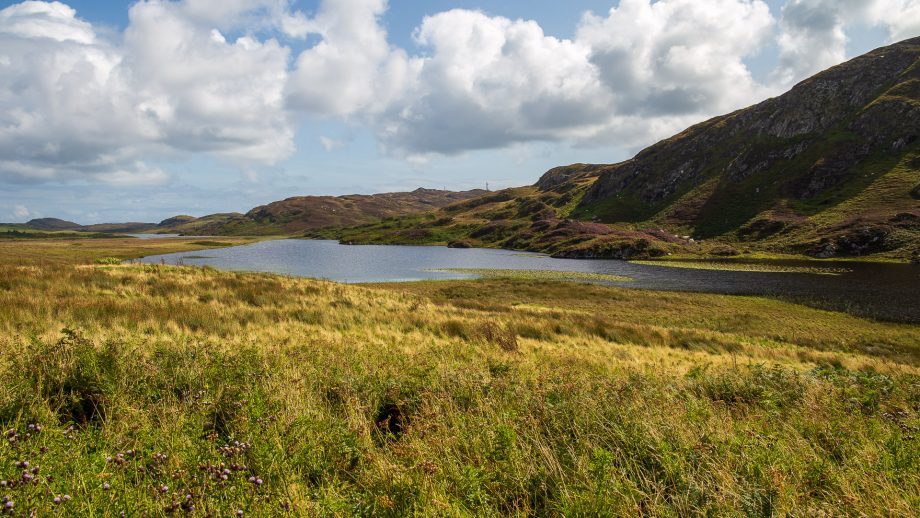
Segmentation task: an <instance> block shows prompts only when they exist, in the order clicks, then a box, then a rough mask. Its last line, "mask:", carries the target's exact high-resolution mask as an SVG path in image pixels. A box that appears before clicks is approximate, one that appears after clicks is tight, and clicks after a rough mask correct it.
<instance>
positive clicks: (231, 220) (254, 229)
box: [157, 189, 486, 235]
mask: <svg viewBox="0 0 920 518" xmlns="http://www.w3.org/2000/svg"><path fill="white" fill-rule="evenodd" d="M485 192H486V191H483V190H478V189H476V190H471V191H463V192H454V191H442V190H435V189H416V190H414V191H412V192H396V193H386V194H373V195H361V194H352V195H346V196H298V197H294V198H288V199H285V200H282V201H276V202H273V203H269V204H267V205H262V206H259V207H256V208H254V209H252V210H250V211H249V212H247V213H246V214H240V213H236V212H234V213H226V214H212V215H210V216H204V217H202V218H192V217H190V216H176V217H175V218H170V219H168V220H165V221H163V222H161V223H160V225H159V226H158V228H157V232H176V233H181V234H186V235H272V234H278V235H284V234H296V233H301V232H304V231H306V230H314V229H320V228H324V227H330V226H348V225H358V224H362V223H368V222H372V221H376V220H379V219H381V218H387V217H393V216H404V215H407V214H414V213H419V212H426V211H431V210H435V209H438V208H440V207H444V206H446V205H449V204H451V203H455V202H458V201H463V200H468V199H471V198H475V197H477V196H481V195H482V194H485Z"/></svg>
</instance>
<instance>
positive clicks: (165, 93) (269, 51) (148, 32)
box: [125, 0, 293, 164]
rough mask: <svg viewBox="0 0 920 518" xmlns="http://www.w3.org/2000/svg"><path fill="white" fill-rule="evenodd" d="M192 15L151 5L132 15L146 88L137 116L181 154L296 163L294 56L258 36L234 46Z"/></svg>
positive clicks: (128, 40) (136, 57) (131, 63)
mask: <svg viewBox="0 0 920 518" xmlns="http://www.w3.org/2000/svg"><path fill="white" fill-rule="evenodd" d="M191 3H192V4H193V5H197V4H199V3H202V2H201V1H198V2H191ZM186 9H187V7H186V6H185V4H181V3H180V4H175V3H169V2H161V1H156V0H150V1H145V2H140V3H138V4H135V5H134V6H133V7H132V8H131V10H130V13H129V14H130V20H131V23H130V25H129V27H128V30H127V31H126V33H125V53H126V57H125V65H126V66H127V67H128V68H129V69H130V70H131V72H132V79H133V80H134V81H135V84H136V87H137V88H138V90H137V93H138V97H139V104H138V106H137V109H138V110H139V111H140V112H141V113H142V114H143V115H144V117H145V118H146V119H147V121H149V122H150V123H151V124H152V125H153V126H154V127H155V128H156V131H157V132H158V135H157V139H158V140H159V141H160V142H162V143H164V144H166V145H168V146H169V147H170V148H173V149H180V150H187V151H209V152H213V153H215V154H217V155H220V156H225V157H229V158H233V159H240V160H244V161H255V162H262V163H269V164H271V163H275V162H277V161H279V160H281V159H283V158H286V157H287V156H289V155H290V154H291V153H292V152H293V127H292V123H291V121H290V118H289V116H288V113H287V111H286V110H285V109H284V97H283V92H284V85H285V82H286V80H287V61H288V55H289V51H288V49H287V48H286V47H283V46H281V45H280V44H279V43H278V42H277V41H275V40H274V39H270V40H267V41H264V42H260V41H258V40H257V39H255V38H254V37H251V36H242V37H240V38H238V39H236V41H233V42H228V41H227V40H226V39H225V38H224V36H223V35H222V34H221V33H220V31H219V30H217V29H215V28H214V27H213V26H211V25H204V24H197V23H195V21H194V20H195V18H194V17H190V16H187V15H186V13H185V10H186ZM230 12H231V13H233V12H234V9H230Z"/></svg>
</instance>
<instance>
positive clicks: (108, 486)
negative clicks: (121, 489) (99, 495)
mask: <svg viewBox="0 0 920 518" xmlns="http://www.w3.org/2000/svg"><path fill="white" fill-rule="evenodd" d="M109 489H112V486H110V485H109V483H108V482H106V483H105V484H102V490H103V491H108V490H109Z"/></svg>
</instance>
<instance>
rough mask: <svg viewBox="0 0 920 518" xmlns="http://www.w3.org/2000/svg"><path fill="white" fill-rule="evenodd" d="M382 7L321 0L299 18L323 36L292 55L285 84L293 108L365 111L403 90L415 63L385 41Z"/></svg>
mask: <svg viewBox="0 0 920 518" xmlns="http://www.w3.org/2000/svg"><path fill="white" fill-rule="evenodd" d="M386 9H387V2H386V0H336V1H329V0H326V1H324V2H322V4H321V6H320V9H319V12H318V13H317V15H316V16H315V17H314V18H312V19H310V20H308V21H306V22H305V24H304V26H305V30H306V31H307V33H309V34H317V35H319V36H321V38H322V41H320V42H319V43H318V44H317V45H315V46H314V47H312V48H310V49H308V50H306V51H304V52H302V53H301V54H300V56H299V57H298V58H297V63H296V66H295V68H294V71H293V73H292V76H291V80H290V84H289V85H288V101H289V103H290V105H291V106H292V107H293V108H295V109H299V110H302V111H306V112H308V113H311V114H315V115H324V116H338V117H346V116H351V115H356V114H369V113H374V112H377V111H380V110H381V109H383V108H384V107H386V106H388V105H389V104H390V103H391V102H392V100H393V99H394V98H395V97H396V96H399V95H402V94H403V93H404V92H405V90H406V89H407V88H408V87H409V83H408V82H409V81H410V80H411V77H412V75H413V69H414V68H417V63H416V62H414V61H410V60H409V59H408V57H407V56H406V52H405V51H404V50H402V49H398V48H394V47H392V46H391V45H390V44H389V43H388V41H387V33H386V30H385V29H384V28H383V27H382V25H381V23H380V17H381V16H382V15H383V13H384V12H385V11H386Z"/></svg>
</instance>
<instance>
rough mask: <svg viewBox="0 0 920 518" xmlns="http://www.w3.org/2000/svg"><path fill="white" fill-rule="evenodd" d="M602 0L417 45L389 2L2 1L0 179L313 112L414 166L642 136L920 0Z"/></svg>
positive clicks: (260, 150) (283, 122)
mask: <svg viewBox="0 0 920 518" xmlns="http://www.w3.org/2000/svg"><path fill="white" fill-rule="evenodd" d="M614 3H615V4H616V6H615V7H613V8H611V9H610V10H609V11H608V12H606V13H599V14H593V13H587V14H585V16H584V17H583V19H582V21H581V23H580V24H579V26H578V27H577V28H576V29H577V30H576V31H575V35H574V37H572V38H570V39H561V38H556V37H553V36H551V35H547V34H545V33H544V31H543V29H542V28H541V26H540V25H539V24H538V23H537V22H535V21H530V20H512V19H508V18H504V17H499V16H490V15H487V14H485V13H483V12H479V11H471V10H464V9H455V10H450V11H446V12H441V13H438V14H434V15H432V16H429V17H426V18H425V19H423V20H422V21H421V22H420V25H419V26H418V28H417V29H416V31H415V33H414V38H415V41H416V43H417V45H418V47H419V49H420V50H419V51H418V53H417V54H415V55H413V54H412V53H410V52H407V51H406V50H405V49H401V48H398V47H396V46H394V45H393V44H391V43H390V41H389V39H388V35H387V31H386V29H385V24H384V21H383V20H382V17H383V16H384V14H385V12H386V10H387V8H388V5H387V1H386V0H322V1H321V2H320V4H319V7H318V10H317V12H316V13H315V15H312V16H308V15H306V14H305V13H303V12H301V11H297V10H295V9H294V8H293V7H292V5H293V2H292V0H173V1H170V0H140V1H139V2H137V3H135V4H133V5H132V7H131V8H130V11H129V24H128V26H127V28H126V29H125V31H124V33H123V34H114V35H109V33H107V32H103V31H98V30H96V29H95V28H94V27H93V26H92V25H91V24H90V23H88V22H86V21H83V20H81V19H80V18H79V17H78V15H77V13H76V12H75V11H74V10H73V9H72V8H71V7H69V6H67V5H65V4H63V3H59V2H39V1H27V2H23V3H20V4H15V5H12V6H9V7H7V8H5V9H2V10H0V178H3V179H6V180H7V181H17V182H59V181H66V180H70V179H79V180H87V181H94V182H106V183H110V184H113V185H121V186H128V185H139V184H143V185H162V184H163V183H164V182H169V181H170V176H169V175H168V174H167V173H166V172H164V171H162V170H160V169H157V168H155V167H153V166H150V165H148V164H150V163H153V162H155V161H156V160H155V159H157V160H158V159H160V158H161V157H167V158H176V157H179V158H182V157H187V156H191V155H192V154H197V153H207V154H210V155H212V156H216V157H218V158H220V159H222V160H223V161H225V163H230V164H233V165H235V166H237V167H238V168H240V169H245V170H253V169H254V168H258V167H260V166H263V167H264V166H265V165H267V164H268V165H270V164H275V163H278V162H280V161H283V160H285V159H286V158H287V157H289V156H290V155H291V154H292V153H293V151H294V128H295V127H296V125H297V124H299V123H300V122H301V120H300V119H302V118H310V117H320V118H333V119H337V120H341V121H344V122H346V123H347V124H349V125H352V126H355V127H365V128H369V129H370V130H371V131H373V132H374V133H375V134H376V136H377V138H378V140H379V142H380V144H381V147H382V148H383V149H384V150H385V152H386V153H389V154H392V155H397V156H402V157H405V158H406V159H407V160H408V161H409V162H410V163H411V164H419V163H424V162H425V161H426V160H428V159H430V158H431V157H432V156H436V155H452V154H459V153H464V152H467V151H471V150H478V149H486V148H503V147H507V146H509V145H513V144H515V143H526V142H533V141H553V142H560V141H563V142H569V143H573V144H575V145H609V146H611V147H616V148H620V149H622V148H624V147H635V146H639V145H644V144H648V143H649V142H650V141H653V140H654V139H656V138H661V137H665V136H667V135H670V134H672V133H673V132H675V131H678V130H680V129H682V128H683V127H686V126H687V125H689V124H691V123H693V122H696V121H699V120H700V119H702V118H705V117H709V116H712V115H716V114H720V113H724V112H727V111H730V110H732V109H736V108H740V107H743V106H746V105H748V104H750V103H753V102H755V101H757V100H760V99H762V98H764V97H766V96H767V95H770V94H774V93H777V91H778V90H777V85H782V86H787V85H788V84H790V83H791V82H794V81H796V80H798V79H801V78H803V77H805V76H806V75H808V74H811V73H813V72H816V71H817V70H819V69H821V68H825V67H827V66H830V65H832V64H836V63H838V62H840V61H842V60H843V59H844V58H845V57H846V55H845V49H846V34H847V30H848V27H850V26H851V25H853V24H863V25H869V26H881V27H884V28H885V29H886V30H887V31H888V33H889V35H890V38H891V39H892V40H895V39H902V38H905V37H908V36H914V35H917V34H918V33H920V0H788V1H787V5H786V6H785V7H784V8H783V10H782V14H781V21H780V24H779V31H777V30H776V21H775V20H774V18H773V16H772V15H771V13H770V10H769V8H768V7H767V5H766V3H765V2H764V1H763V0H657V1H653V0H621V1H619V2H614V0H611V4H614ZM308 36H311V37H314V38H318V43H316V44H312V46H310V47H309V48H306V49H305V50H303V51H302V52H300V53H299V54H297V55H293V54H292V52H291V50H290V47H289V46H288V43H289V42H290V39H304V38H307V37H308ZM777 38H778V39H777ZM774 39H775V40H774ZM306 41H312V38H311V39H310V40H306ZM772 41H777V43H778V45H779V48H780V51H781V60H780V64H779V67H778V68H777V71H776V72H775V74H774V75H773V80H774V82H773V83H771V84H760V83H758V82H757V81H755V80H754V79H753V78H752V75H751V73H750V71H749V70H748V68H747V66H746V65H745V59H746V58H748V57H750V56H752V55H755V54H757V52H758V51H759V50H760V49H761V48H762V47H763V46H765V45H767V44H768V43H770V42H772ZM320 143H321V144H322V145H323V147H324V148H325V149H327V150H332V149H336V148H337V147H340V146H341V144H342V143H341V142H338V141H336V140H335V139H331V138H328V137H322V138H321V139H320Z"/></svg>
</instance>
